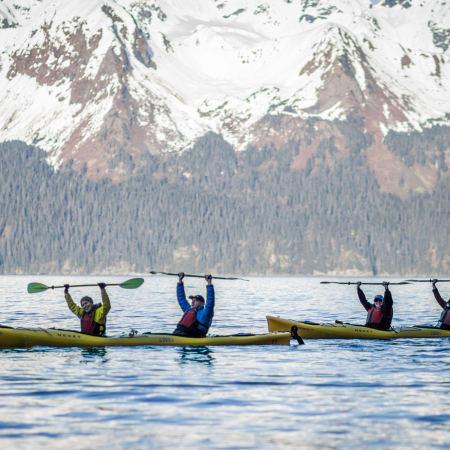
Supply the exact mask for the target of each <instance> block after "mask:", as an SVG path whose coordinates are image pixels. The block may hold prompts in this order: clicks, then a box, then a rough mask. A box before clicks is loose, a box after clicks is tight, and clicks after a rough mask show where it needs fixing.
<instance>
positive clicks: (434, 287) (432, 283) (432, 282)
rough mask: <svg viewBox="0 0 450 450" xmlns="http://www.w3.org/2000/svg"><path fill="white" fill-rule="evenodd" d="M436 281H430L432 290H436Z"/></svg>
mask: <svg viewBox="0 0 450 450" xmlns="http://www.w3.org/2000/svg"><path fill="white" fill-rule="evenodd" d="M437 281H438V280H437V279H436V278H435V279H434V280H431V285H432V286H433V289H436V283H437Z"/></svg>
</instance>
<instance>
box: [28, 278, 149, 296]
mask: <svg viewBox="0 0 450 450" xmlns="http://www.w3.org/2000/svg"><path fill="white" fill-rule="evenodd" d="M142 283H144V279H143V278H131V279H129V280H127V281H124V282H123V283H117V284H107V285H106V286H120V287H121V288H124V289H136V288H138V287H140V286H142ZM87 286H98V284H75V285H69V287H71V288H75V287H87ZM63 287H65V286H46V285H45V284H41V283H30V284H29V285H28V293H29V294H35V293H37V292H44V291H46V290H47V289H61V288H63Z"/></svg>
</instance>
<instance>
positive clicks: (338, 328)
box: [266, 316, 450, 340]
mask: <svg viewBox="0 0 450 450" xmlns="http://www.w3.org/2000/svg"><path fill="white" fill-rule="evenodd" d="M266 319H267V325H268V328H269V331H270V332H274V331H279V332H283V331H286V330H290V329H291V328H292V326H294V325H296V326H297V327H298V329H299V334H300V335H301V336H302V338H303V339H384V340H387V339H415V338H445V337H450V330H443V329H441V328H436V327H433V326H430V325H412V326H400V327H394V328H391V329H390V330H379V329H377V328H372V327H366V326H365V325H358V324H351V323H346V322H341V321H336V322H335V323H316V322H310V321H296V320H291V319H282V318H280V317H273V316H267V317H266Z"/></svg>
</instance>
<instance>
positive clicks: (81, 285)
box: [47, 284, 120, 289]
mask: <svg viewBox="0 0 450 450" xmlns="http://www.w3.org/2000/svg"><path fill="white" fill-rule="evenodd" d="M68 286H69V287H70V288H76V287H94V286H97V287H98V284H70V285H68ZM106 286H120V284H107V285H106ZM64 287H65V286H48V288H47V289H61V288H64Z"/></svg>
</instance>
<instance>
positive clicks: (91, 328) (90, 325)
mask: <svg viewBox="0 0 450 450" xmlns="http://www.w3.org/2000/svg"><path fill="white" fill-rule="evenodd" d="M100 306H102V305H100V304H98V305H94V307H93V309H92V310H91V312H89V313H87V312H83V314H82V316H81V319H80V322H81V331H82V332H83V333H86V334H92V335H93V336H103V335H104V334H105V332H106V323H104V324H100V323H98V322H95V320H94V318H95V313H96V311H97V309H98V308H100Z"/></svg>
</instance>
